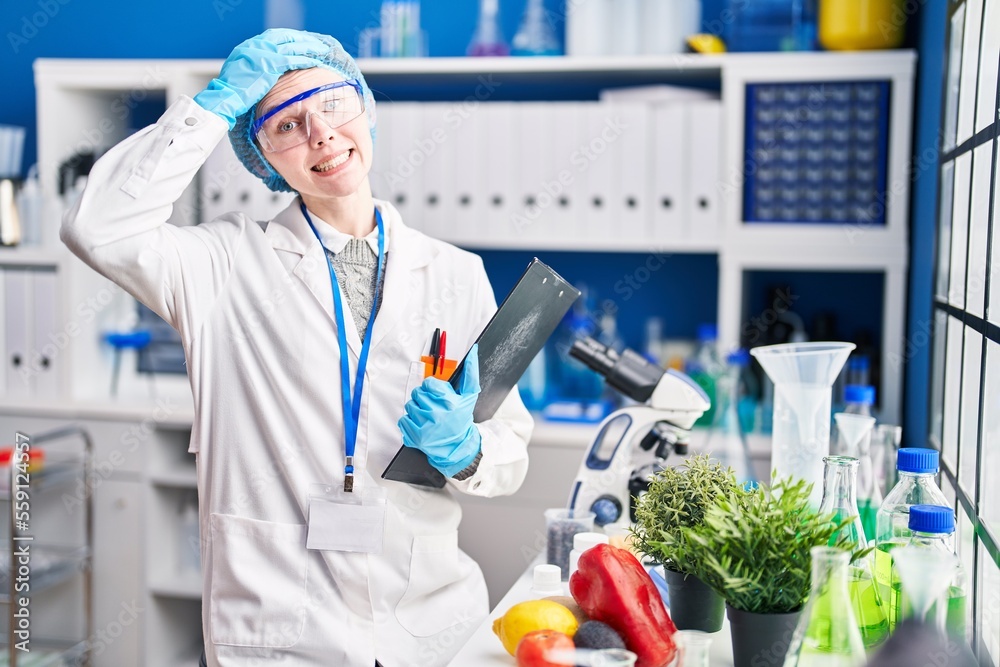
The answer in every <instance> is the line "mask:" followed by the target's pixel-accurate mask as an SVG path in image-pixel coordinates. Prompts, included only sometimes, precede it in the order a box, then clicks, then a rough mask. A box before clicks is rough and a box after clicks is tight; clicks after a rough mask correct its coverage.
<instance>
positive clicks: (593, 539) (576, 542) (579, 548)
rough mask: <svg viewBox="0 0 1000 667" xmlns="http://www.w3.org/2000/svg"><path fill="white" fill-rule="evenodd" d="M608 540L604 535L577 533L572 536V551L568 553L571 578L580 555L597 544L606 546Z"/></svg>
mask: <svg viewBox="0 0 1000 667" xmlns="http://www.w3.org/2000/svg"><path fill="white" fill-rule="evenodd" d="M609 542H610V540H609V539H608V536H607V535H605V534H604V533H577V534H576V535H574V536H573V550H572V551H570V552H569V575H568V576H570V577H572V576H573V573H574V572H576V568H577V565H578V564H579V562H580V555H581V554H582V553H583V552H584V551H586V550H587V549H590V548H591V547H596V546H597V545H598V544H608V543H609Z"/></svg>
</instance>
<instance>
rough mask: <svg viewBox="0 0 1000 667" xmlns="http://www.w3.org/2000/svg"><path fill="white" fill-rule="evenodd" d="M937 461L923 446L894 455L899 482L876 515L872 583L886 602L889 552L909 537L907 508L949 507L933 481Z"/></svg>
mask: <svg viewBox="0 0 1000 667" xmlns="http://www.w3.org/2000/svg"><path fill="white" fill-rule="evenodd" d="M938 460H939V457H938V452H937V450H936V449H927V448H923V447H903V448H901V449H900V450H899V451H898V452H897V454H896V473H897V475H898V476H899V481H898V482H897V483H896V485H895V486H894V487H892V489H891V490H890V491H889V493H887V494H886V495H885V500H883V501H882V505H881V507H879V510H878V513H877V514H876V515H875V581H877V582H878V587H879V594H880V595H881V597H882V599H883V600H885V601H888V600H889V599H890V594H891V591H890V586H891V577H892V555H891V551H892V550H893V549H895V548H896V547H898V546H902V545H904V544H906V543H907V542H908V541H909V539H910V536H911V535H912V533H911V532H910V528H909V523H910V508H911V507H913V506H914V505H943V506H946V507H947V506H949V505H950V503H949V502H948V499H947V498H946V497H945V495H944V492H943V491H941V489H940V488H938V485H937V483H936V482H935V481H934V478H935V477H936V476H937V474H938ZM952 546H954V545H952ZM894 624H895V622H894V619H893V618H892V615H891V614H890V617H889V625H890V627H893V626H894Z"/></svg>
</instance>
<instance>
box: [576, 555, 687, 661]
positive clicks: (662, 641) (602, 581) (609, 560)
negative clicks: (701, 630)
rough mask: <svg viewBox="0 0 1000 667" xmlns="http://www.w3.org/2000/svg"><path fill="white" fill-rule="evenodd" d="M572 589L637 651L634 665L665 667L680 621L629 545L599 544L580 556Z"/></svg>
mask: <svg viewBox="0 0 1000 667" xmlns="http://www.w3.org/2000/svg"><path fill="white" fill-rule="evenodd" d="M569 592H570V594H571V595H572V596H573V599H574V600H576V603H577V604H578V605H580V608H581V609H582V610H583V611H584V613H585V614H587V616H589V617H590V618H591V619H592V620H595V621H602V622H604V623H607V624H608V625H610V626H611V627H612V628H614V629H615V631H616V632H618V634H620V635H621V636H622V638H623V639H624V640H625V645H626V646H627V647H628V649H629V650H630V651H632V652H634V653H635V654H636V656H638V659H637V660H636V663H635V665H636V667H666V665H668V664H669V663H670V661H671V660H673V659H674V654H675V653H676V652H677V646H676V644H674V640H673V635H674V633H675V632H677V626H675V625H674V622H673V621H672V620H670V615H669V614H668V613H667V610H666V608H665V607H664V606H663V600H662V599H661V598H660V593H659V591H658V590H657V588H656V584H654V583H653V580H652V579H650V578H649V573H647V572H646V569H645V568H644V567H643V566H642V564H641V563H640V562H639V561H638V559H636V557H635V556H633V555H632V553H631V552H630V551H628V550H627V549H619V548H618V547H613V546H611V545H608V544H598V545H597V546H596V547H592V548H590V549H587V550H586V551H584V552H583V553H582V554H581V555H580V563H579V565H578V567H577V571H576V572H574V573H573V576H572V577H570V578H569Z"/></svg>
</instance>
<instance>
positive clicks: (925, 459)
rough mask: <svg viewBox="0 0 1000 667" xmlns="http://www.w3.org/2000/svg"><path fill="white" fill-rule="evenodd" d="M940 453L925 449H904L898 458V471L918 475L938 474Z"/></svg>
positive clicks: (900, 451)
mask: <svg viewBox="0 0 1000 667" xmlns="http://www.w3.org/2000/svg"><path fill="white" fill-rule="evenodd" d="M938 465H939V464H938V451H937V450H936V449H927V448H924V447H903V448H902V449H900V450H899V454H898V455H897V456H896V470H898V471H900V472H911V473H916V474H925V473H937V471H938Z"/></svg>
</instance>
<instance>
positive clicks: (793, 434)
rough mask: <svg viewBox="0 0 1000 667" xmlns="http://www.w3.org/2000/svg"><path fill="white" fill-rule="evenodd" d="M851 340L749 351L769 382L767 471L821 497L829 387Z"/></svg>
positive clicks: (813, 500) (827, 444)
mask: <svg viewBox="0 0 1000 667" xmlns="http://www.w3.org/2000/svg"><path fill="white" fill-rule="evenodd" d="M853 349H854V343H787V344H784V345H768V346H765V347H757V348H754V349H752V350H750V354H752V355H753V356H754V357H755V358H756V359H757V361H758V362H759V363H760V365H761V366H762V367H763V368H764V371H765V372H766V373H767V375H768V377H769V378H771V381H772V382H774V419H773V432H772V445H771V472H772V474H777V476H778V477H789V476H791V477H797V478H800V479H804V480H806V481H807V482H810V483H812V485H813V489H812V495H811V496H810V498H809V499H810V501H811V503H812V505H813V506H814V507H819V504H820V500H821V499H822V498H823V457H825V456H829V454H830V387H831V386H833V383H834V381H835V380H836V379H837V375H839V374H840V369H841V368H843V367H844V362H846V361H847V357H848V356H849V355H850V354H851V351H852V350H853Z"/></svg>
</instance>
